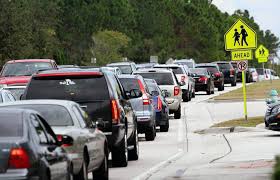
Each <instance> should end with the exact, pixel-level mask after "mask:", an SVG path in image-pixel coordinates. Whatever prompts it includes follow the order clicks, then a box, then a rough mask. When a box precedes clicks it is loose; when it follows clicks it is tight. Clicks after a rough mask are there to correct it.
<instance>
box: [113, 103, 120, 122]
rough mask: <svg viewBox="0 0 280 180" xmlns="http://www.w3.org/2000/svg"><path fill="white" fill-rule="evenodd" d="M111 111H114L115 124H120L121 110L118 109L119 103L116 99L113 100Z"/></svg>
mask: <svg viewBox="0 0 280 180" xmlns="http://www.w3.org/2000/svg"><path fill="white" fill-rule="evenodd" d="M111 111H112V122H113V124H119V123H120V110H119V108H118V103H117V101H116V100H115V99H113V100H111Z"/></svg>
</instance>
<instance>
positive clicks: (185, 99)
mask: <svg viewBox="0 0 280 180" xmlns="http://www.w3.org/2000/svg"><path fill="white" fill-rule="evenodd" d="M182 99H183V101H184V102H188V101H189V91H187V92H185V93H184V94H183V97H182Z"/></svg>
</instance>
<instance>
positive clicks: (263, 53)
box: [255, 45, 269, 59]
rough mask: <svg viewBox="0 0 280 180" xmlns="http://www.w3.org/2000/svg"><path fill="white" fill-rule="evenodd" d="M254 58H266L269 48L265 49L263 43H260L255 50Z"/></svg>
mask: <svg viewBox="0 0 280 180" xmlns="http://www.w3.org/2000/svg"><path fill="white" fill-rule="evenodd" d="M255 56H256V58H258V59H259V58H266V59H267V58H268V56H269V50H268V49H266V48H265V47H264V46H263V45H260V46H259V47H258V49H257V50H256V51H255Z"/></svg>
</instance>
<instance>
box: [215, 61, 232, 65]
mask: <svg viewBox="0 0 280 180" xmlns="http://www.w3.org/2000/svg"><path fill="white" fill-rule="evenodd" d="M212 63H216V64H222V63H224V64H229V63H230V62H229V61H215V62H212Z"/></svg>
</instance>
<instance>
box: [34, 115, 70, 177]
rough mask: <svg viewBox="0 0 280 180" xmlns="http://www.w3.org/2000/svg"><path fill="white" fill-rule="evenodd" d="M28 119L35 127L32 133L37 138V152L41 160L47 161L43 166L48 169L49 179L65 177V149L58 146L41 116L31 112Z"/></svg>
mask: <svg viewBox="0 0 280 180" xmlns="http://www.w3.org/2000/svg"><path fill="white" fill-rule="evenodd" d="M30 120H31V124H32V126H33V128H34V129H35V134H34V135H35V136H36V135H37V137H38V139H39V143H40V147H39V148H40V150H39V154H40V157H41V161H42V162H44V161H45V162H47V164H45V166H46V168H48V169H49V171H50V176H51V179H52V180H60V179H66V175H67V172H68V171H67V169H68V162H67V156H66V153H65V151H64V150H63V149H62V148H61V147H59V146H58V144H57V141H56V137H54V133H53V132H51V129H50V127H49V126H48V125H47V123H46V122H45V121H44V120H43V118H41V117H40V116H38V115H36V114H31V115H30ZM43 121H44V122H43ZM47 126H48V127H47ZM32 138H36V137H32Z"/></svg>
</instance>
